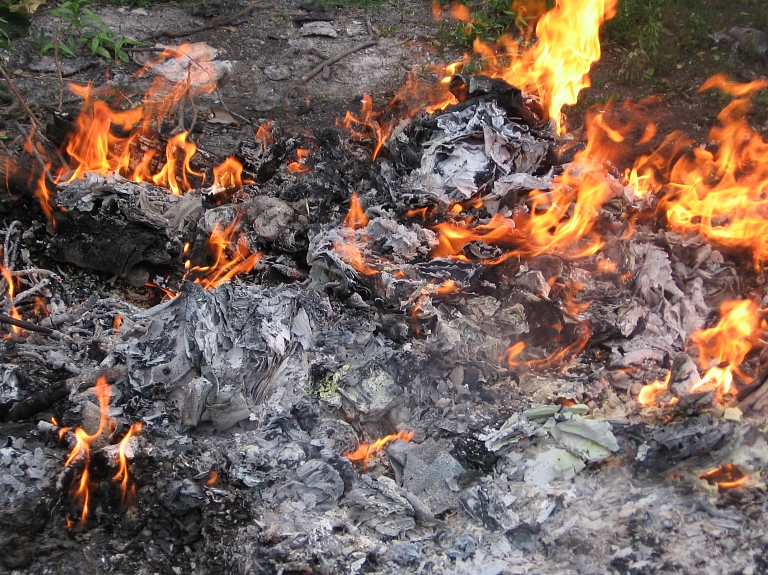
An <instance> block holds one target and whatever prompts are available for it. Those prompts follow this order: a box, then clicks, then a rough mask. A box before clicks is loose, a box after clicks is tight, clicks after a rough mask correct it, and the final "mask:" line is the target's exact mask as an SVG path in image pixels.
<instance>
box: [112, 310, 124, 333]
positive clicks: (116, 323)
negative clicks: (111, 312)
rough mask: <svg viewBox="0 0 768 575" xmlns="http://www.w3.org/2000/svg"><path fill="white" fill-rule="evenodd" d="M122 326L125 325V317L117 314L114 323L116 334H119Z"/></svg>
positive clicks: (113, 327)
mask: <svg viewBox="0 0 768 575" xmlns="http://www.w3.org/2000/svg"><path fill="white" fill-rule="evenodd" d="M121 325H123V316H121V315H120V314H119V313H117V314H115V319H114V320H113V321H112V329H113V330H115V332H119V331H120V326H121Z"/></svg>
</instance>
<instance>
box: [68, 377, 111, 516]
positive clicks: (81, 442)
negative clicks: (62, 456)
mask: <svg viewBox="0 0 768 575" xmlns="http://www.w3.org/2000/svg"><path fill="white" fill-rule="evenodd" d="M93 391H94V393H95V394H96V398H97V399H98V401H99V427H98V429H97V430H96V431H95V432H94V433H92V434H88V432H86V431H85V430H84V429H83V428H82V427H78V428H77V429H75V431H74V434H75V440H76V442H75V446H74V447H73V448H72V451H71V452H70V454H69V457H68V458H67V460H66V461H65V462H64V465H65V467H69V466H70V465H72V464H73V463H75V462H76V461H79V460H82V461H83V471H82V473H81V474H80V481H79V482H78V485H77V488H76V489H75V490H74V492H73V496H74V497H75V498H76V499H78V500H79V501H80V504H81V506H82V511H81V513H80V521H79V523H78V525H84V524H85V521H86V519H87V518H88V510H89V503H90V498H91V491H90V487H91V486H90V481H89V472H90V469H89V466H90V463H91V444H92V443H93V442H94V441H96V440H97V439H98V438H99V437H101V436H102V434H103V433H104V431H105V430H106V429H107V424H108V423H109V421H110V419H109V398H110V387H109V384H108V383H107V380H106V379H105V378H104V377H103V376H102V377H100V378H99V380H98V381H97V382H96V387H94V389H93ZM66 431H67V430H66V429H62V430H61V431H60V434H61V435H63V434H64V433H65V432H66Z"/></svg>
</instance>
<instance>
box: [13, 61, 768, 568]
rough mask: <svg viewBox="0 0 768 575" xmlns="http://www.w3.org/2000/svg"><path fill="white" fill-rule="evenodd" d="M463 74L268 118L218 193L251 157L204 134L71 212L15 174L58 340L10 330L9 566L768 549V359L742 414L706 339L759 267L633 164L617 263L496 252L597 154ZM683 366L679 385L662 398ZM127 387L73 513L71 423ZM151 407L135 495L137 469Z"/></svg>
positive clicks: (669, 564) (92, 418)
mask: <svg viewBox="0 0 768 575" xmlns="http://www.w3.org/2000/svg"><path fill="white" fill-rule="evenodd" d="M450 89H451V92H452V93H453V95H454V96H455V97H456V98H457V100H458V101H459V103H458V104H456V105H454V106H452V107H449V108H448V109H446V110H445V111H443V112H438V113H436V114H433V115H430V114H419V115H417V116H415V117H412V118H410V119H408V120H407V121H403V122H401V123H399V124H398V125H397V126H396V127H395V128H394V129H393V130H392V131H391V133H389V134H388V135H386V137H382V136H381V135H379V136H377V134H376V133H375V130H374V129H373V128H372V127H371V126H368V129H366V131H363V132H360V133H358V134H356V136H357V137H356V138H350V137H349V133H348V132H346V131H344V130H341V129H324V130H318V131H316V132H315V133H314V134H312V136H311V137H310V136H307V135H302V136H293V135H288V134H284V133H282V132H281V130H280V129H279V127H278V126H269V125H263V126H260V127H259V131H258V132H257V137H256V138H255V139H254V140H253V141H249V142H243V143H241V144H240V146H239V147H238V148H237V150H236V151H235V153H234V157H235V158H236V159H237V160H238V162H239V163H240V164H241V165H242V168H243V170H242V173H240V174H239V175H238V177H239V178H240V180H239V181H238V180H235V179H230V180H219V181H218V183H217V184H216V185H213V186H210V185H206V184H204V183H202V182H203V180H204V181H206V182H212V181H216V176H215V175H214V174H213V173H212V168H213V166H214V164H215V163H216V162H215V160H221V159H220V158H212V157H209V156H206V155H205V154H204V153H201V152H200V153H198V154H197V155H195V156H194V158H193V160H192V164H191V171H192V172H193V173H194V174H196V175H194V177H192V180H191V181H192V184H191V188H192V189H191V191H189V192H187V193H184V194H180V195H175V194H170V193H169V192H168V190H167V189H166V187H163V186H158V185H156V184H154V183H150V182H135V181H129V180H128V179H126V178H124V177H122V176H120V175H118V174H114V173H113V174H111V175H107V176H104V175H98V174H94V173H87V174H84V175H83V177H80V178H77V179H74V180H72V181H71V182H62V183H60V184H58V185H56V186H55V187H54V186H52V185H51V184H50V182H48V186H49V188H46V189H47V191H48V193H49V195H48V196H47V197H43V199H42V202H43V206H44V207H45V206H47V210H48V211H49V214H50V219H46V216H45V214H44V213H43V211H42V210H41V209H40V203H39V201H38V200H39V190H38V197H35V196H34V195H33V189H32V187H30V184H29V182H28V181H27V178H26V174H25V177H24V178H22V177H21V174H19V173H18V172H17V173H13V172H12V171H11V170H8V169H7V170H6V178H5V182H6V188H7V190H6V192H7V193H6V194H5V195H4V197H3V198H2V201H1V202H0V207H1V208H2V215H3V220H4V245H3V262H2V266H3V276H4V277H5V278H10V280H9V279H6V286H7V288H8V293H7V294H6V297H5V299H4V303H3V305H4V309H3V310H2V311H3V312H4V313H5V314H7V315H9V316H11V315H14V314H13V312H14V311H15V312H16V313H17V314H18V316H19V317H20V318H23V320H26V321H30V322H32V323H34V324H35V326H37V329H30V328H29V326H27V328H26V329H25V328H24V327H23V326H22V327H20V328H18V327H17V328H14V329H15V330H16V331H9V333H8V336H7V337H6V339H4V340H2V343H0V352H1V357H0V374H1V376H2V380H1V384H0V385H1V387H0V417H2V419H3V420H4V421H5V423H4V424H3V426H2V430H3V431H2V438H3V445H2V447H0V466H2V469H3V471H2V480H0V497H1V498H2V502H1V503H0V505H1V506H2V509H1V510H0V538H2V541H3V542H4V546H5V547H6V549H7V550H8V551H7V552H6V553H5V554H4V555H3V557H2V558H0V565H2V568H3V569H5V572H30V573H32V572H34V573H38V572H39V573H54V572H56V571H55V568H53V567H52V566H53V565H56V564H57V562H58V563H59V567H58V568H59V569H60V571H59V572H61V573H74V572H78V571H77V569H78V568H79V567H78V565H85V564H90V565H92V566H94V568H96V566H98V569H99V570H101V571H103V572H108V573H129V572H130V573H156V572H157V573H194V574H201V575H202V574H204V573H238V574H239V573H242V574H246V573H252V574H260V573H286V574H287V573H322V574H331V573H363V572H374V573H403V572H414V573H415V572H419V573H475V574H477V573H483V574H488V575H497V574H501V573H576V572H578V573H596V572H601V573H608V572H610V573H622V574H624V573H643V572H659V573H662V572H663V573H673V572H674V573H693V572H697V573H699V572H701V573H709V572H713V573H714V572H717V573H722V572H732V573H748V572H750V573H759V572H761V571H760V569H764V568H765V565H766V564H768V559H767V558H766V557H765V555H764V554H763V552H762V551H761V550H762V549H763V547H764V540H765V537H767V536H768V535H767V534H766V531H765V529H764V522H763V520H762V513H763V511H764V507H765V500H764V495H763V489H764V486H763V485H762V484H761V483H760V479H759V478H760V473H761V472H762V470H763V469H764V468H765V465H766V464H767V463H768V460H766V456H765V453H766V448H768V446H767V445H766V440H765V436H764V432H763V431H762V429H761V428H760V427H759V423H758V422H759V421H760V420H759V418H754V419H750V418H749V417H748V415H749V414H750V413H752V414H755V413H762V410H763V409H764V404H765V400H764V398H763V397H764V393H763V391H762V390H763V388H762V387H760V383H761V381H762V378H763V377H764V375H763V374H764V370H765V366H764V361H763V360H764V358H762V357H761V358H758V357H757V354H756V353H753V354H751V355H750V356H748V358H747V367H745V369H747V370H750V369H751V371H752V373H754V374H756V377H755V378H754V383H753V384H752V386H751V387H748V388H746V389H747V391H744V392H742V394H741V397H730V398H729V399H728V400H727V401H726V402H722V401H716V400H715V399H716V398H715V393H714V392H713V391H711V390H710V391H705V392H697V391H696V387H695V382H694V383H691V382H690V378H691V377H693V375H692V373H693V372H696V369H697V368H696V366H695V364H694V365H692V364H693V360H692V359H691V357H689V353H688V352H690V349H689V347H688V346H689V338H690V336H691V334H693V333H694V332H696V331H697V330H700V329H702V328H705V327H709V326H712V325H714V323H716V318H715V317H713V316H712V314H711V310H713V309H717V308H718V307H719V305H720V304H721V303H722V302H724V301H726V300H731V299H735V298H738V297H740V296H744V295H746V294H747V293H749V290H750V286H751V285H752V284H754V282H755V277H754V272H753V271H752V270H750V269H748V268H745V267H744V266H743V265H740V264H739V263H738V261H739V259H738V258H737V257H734V254H733V253H728V252H727V251H722V250H720V251H719V250H718V249H716V248H715V247H713V246H712V245H710V244H708V243H706V242H704V241H703V240H702V239H701V238H700V237H698V236H683V235H679V234H676V233H674V232H670V231H666V230H664V228H663V227H662V226H659V225H658V224H659V221H658V219H655V218H653V217H650V218H648V217H646V218H644V219H643V218H640V219H633V218H630V217H629V216H631V215H634V214H637V213H640V212H641V211H642V210H643V209H645V208H647V205H644V204H643V202H644V201H646V200H642V199H638V198H636V197H635V196H634V195H633V193H632V191H631V190H630V189H629V188H626V187H625V186H624V185H623V184H622V183H621V180H620V179H619V178H618V177H616V178H613V179H610V178H609V181H610V185H608V192H607V193H608V194H609V196H608V198H607V201H606V202H605V203H604V204H603V205H602V206H601V207H600V208H599V213H597V214H595V224H594V230H595V231H596V232H597V233H599V236H600V238H601V242H602V247H601V249H600V250H596V251H594V252H593V253H591V255H583V256H582V257H579V258H573V257H569V255H568V253H569V252H570V254H571V255H572V254H573V253H574V252H576V251H578V250H579V249H580V248H581V247H584V246H587V247H588V244H589V242H590V241H591V240H590V239H589V238H586V239H584V240H576V241H575V242H574V245H571V246H568V249H563V250H546V249H532V248H531V244H530V242H531V237H530V236H529V235H528V234H527V233H526V228H525V227H524V226H521V227H520V228H519V229H517V228H515V229H507V230H506V233H505V234H504V235H500V236H498V239H496V238H497V236H494V238H495V239H494V241H489V237H487V236H488V234H494V233H496V230H497V229H498V228H495V227H493V226H492V222H493V221H495V220H494V218H495V217H496V216H504V217H505V218H507V219H508V220H511V221H524V220H525V218H526V216H527V215H528V214H530V213H532V212H535V211H536V210H544V209H546V208H547V206H548V202H550V203H551V202H554V201H556V198H555V196H554V195H553V192H552V190H553V188H554V187H555V185H556V184H555V180H556V178H557V177H558V176H561V175H562V174H563V173H564V172H566V171H567V169H568V165H569V163H570V162H571V161H572V160H573V159H574V155H575V154H576V153H577V152H578V151H579V150H580V149H581V148H583V144H581V143H579V142H577V141H563V140H560V139H558V138H556V137H555V136H554V134H553V132H552V129H551V126H550V125H549V123H548V122H546V121H545V120H543V119H542V113H541V110H540V108H539V107H538V105H537V102H536V101H535V99H533V98H531V97H529V96H527V95H525V94H522V93H521V92H520V91H519V90H517V89H516V88H514V87H512V86H509V85H507V84H506V83H504V82H503V81H501V80H492V79H490V78H487V77H482V76H462V75H456V76H454V78H453V80H452V82H451V84H450ZM63 123H64V124H66V122H65V119H63V118H59V119H58V120H57V122H56V125H57V126H59V127H61V126H62V125H64V124H63ZM64 133H67V130H66V126H65V130H64ZM259 134H260V135H259ZM51 137H52V139H55V135H52V136H51ZM164 145H165V143H164V142H162V143H161V142H160V141H159V140H158V141H157V142H151V141H144V142H142V143H141V144H140V145H139V146H138V147H137V148H136V150H134V151H133V152H132V154H133V155H134V156H135V158H134V160H133V162H134V165H135V164H136V163H138V162H141V159H142V153H143V154H146V152H147V151H148V150H149V149H154V148H158V147H162V146H164ZM142 146H143V149H142ZM378 146H380V152H379V153H378V156H377V158H376V160H375V161H373V162H372V161H371V160H370V157H371V150H372V149H373V148H376V147H378ZM300 150H308V152H305V153H303V152H300ZM26 161H27V162H28V165H33V162H34V159H32V157H31V156H30V157H29V158H27V159H26ZM203 174H205V176H206V177H205V179H204V178H203ZM548 194H549V196H548ZM575 203H576V202H573V203H570V204H567V205H563V214H562V217H563V219H564V220H567V219H568V218H570V217H571V216H572V215H573V212H574V211H575V209H576V208H575V206H574V204H575ZM459 215H460V218H459ZM518 218H519V220H518ZM469 221H471V222H472V228H471V229H472V230H475V232H474V235H469V236H464V237H462V238H458V237H457V238H453V239H451V237H450V236H449V235H448V234H446V233H445V231H444V230H446V229H468V226H467V222H469ZM630 225H631V226H632V227H633V228H634V229H633V232H634V233H628V232H629V227H630ZM441 226H443V227H441ZM214 237H220V238H223V239H222V240H220V241H219V242H218V243H216V242H212V241H211V238H214ZM446 238H448V239H446ZM446 242H447V244H446ZM580 242H581V243H583V244H584V246H581V245H579V243H580ZM243 261H248V262H249V266H248V267H247V268H242V267H239V266H240V264H241V263H242V262H243ZM217 267H218V271H217V270H216V269H215V268H217ZM78 269H85V270H91V271H93V273H92V274H91V273H89V274H86V275H85V276H83V275H82V274H81V273H80V272H77V270H78ZM233 269H236V271H237V272H239V273H238V275H237V276H236V277H235V275H234V274H232V275H229V272H230V270H233ZM63 270H68V271H67V272H64V271H63ZM84 277H85V278H86V279H83V278H84ZM88 278H90V279H88ZM115 278H118V279H120V280H123V281H122V283H119V285H121V286H123V287H121V288H120V289H115V288H114V287H111V285H110V282H111V281H112V280H113V279H115ZM88 282H91V284H90V285H88ZM93 282H96V283H95V284H94V283H93ZM14 289H15V290H16V291H14ZM121 291H122V293H121ZM142 299H143V300H144V301H142ZM666 373H669V374H670V375H669V376H668V378H669V381H668V382H667V383H668V388H669V390H671V394H672V395H673V396H674V398H675V401H670V402H667V403H665V404H663V405H661V406H656V407H651V408H645V407H643V406H642V405H641V404H640V403H639V401H638V397H637V396H638V392H639V391H640V390H641V388H642V386H643V385H645V384H647V383H649V382H651V381H653V380H662V379H664V377H665V374H666ZM102 376H103V377H104V378H105V381H106V384H107V385H109V386H110V389H111V403H109V408H108V417H109V419H110V420H111V421H112V422H113V425H112V429H110V430H109V431H108V433H105V434H104V435H103V436H100V437H98V438H96V439H95V440H94V443H93V444H92V452H91V453H92V455H91V458H90V467H91V472H90V483H91V491H90V502H89V504H90V514H89V517H88V518H87V519H86V520H85V521H84V522H83V524H81V525H80V526H76V527H68V526H67V519H68V518H73V517H74V518H77V517H80V514H81V510H82V500H81V499H77V498H76V497H72V495H71V492H72V489H73V487H72V485H73V483H76V482H77V481H78V478H79V477H80V476H79V475H78V473H82V472H81V471H80V470H79V469H78V468H77V465H69V466H67V465H65V459H66V458H67V454H68V448H70V447H72V445H73V444H74V443H73V442H74V439H72V436H71V433H69V434H68V432H66V431H65V432H64V433H60V431H61V429H63V428H64V427H77V426H82V427H83V428H84V429H85V430H86V431H88V432H89V433H93V430H95V429H96V426H98V422H99V421H100V415H99V409H98V406H97V405H96V400H95V398H94V395H93V392H92V389H93V388H94V386H97V385H99V384H98V381H99V378H100V377H102ZM696 377H698V372H697V375H696ZM754 390H757V391H756V392H754V393H752V392H753V391H754ZM51 417H53V418H54V419H53V420H51V419H50V418H51ZM101 417H105V416H104V415H102V416H101ZM135 422H141V423H142V424H143V430H142V431H141V433H140V434H139V435H137V436H136V437H135V438H134V439H133V440H132V442H131V443H130V446H131V447H130V450H129V451H130V455H131V457H132V460H131V463H130V474H131V480H130V481H131V483H132V485H133V486H134V487H135V498H133V500H132V503H131V505H130V506H129V505H126V504H125V503H126V502H125V496H124V494H123V496H122V497H121V495H120V494H119V493H118V491H117V487H116V485H115V484H114V483H113V482H112V478H113V476H114V474H115V468H114V467H113V466H114V461H113V459H114V457H115V449H116V447H115V446H116V445H117V444H118V442H119V441H120V439H121V438H122V437H124V436H125V433H126V431H127V430H128V428H129V426H130V425H131V424H133V423H135ZM404 431H408V432H412V434H410V435H408V437H407V439H409V440H410V441H404V440H403V438H404V437H405V436H403V435H395V434H398V433H399V432H404ZM389 436H395V437H393V438H392V439H391V440H387V442H386V445H385V446H384V447H383V451H381V452H378V453H377V452H376V450H373V449H372V450H370V453H369V452H366V454H365V456H364V458H363V460H362V461H352V460H351V459H350V458H349V457H346V455H348V454H350V453H352V452H354V451H355V450H356V449H357V448H358V447H359V445H360V443H361V442H371V441H374V440H376V439H378V438H383V437H389ZM70 444H71V445H70ZM727 465H730V466H731V467H730V468H728V467H726V466H727ZM711 469H726V471H723V472H721V475H715V476H713V475H706V473H705V472H707V471H708V470H711ZM729 469H730V471H728V470H729ZM743 477H750V478H751V479H750V480H749V481H750V483H749V484H746V483H745V482H743V483H742V485H743V486H741V487H739V488H738V489H733V490H731V489H729V487H731V485H727V484H729V483H730V482H732V481H735V480H736V481H737V480H740V479H741V478H743ZM745 481H746V480H745ZM121 499H122V501H121ZM128 507H130V509H128ZM83 558H85V559H83ZM83 560H85V562H86V563H83ZM690 565H696V569H698V570H695V569H694V570H691V568H690ZM724 565H728V566H729V567H728V569H729V570H726V571H724V570H723V569H724V567H723V566H724ZM761 566H762V567H761ZM51 569H54V570H51ZM750 569H751V571H750Z"/></svg>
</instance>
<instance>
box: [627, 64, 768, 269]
mask: <svg viewBox="0 0 768 575" xmlns="http://www.w3.org/2000/svg"><path fill="white" fill-rule="evenodd" d="M712 88H719V89H721V90H723V91H725V92H726V93H728V94H730V95H732V96H737V97H736V98H735V99H734V100H733V101H731V102H730V103H729V104H728V105H727V106H726V107H725V108H724V109H723V110H722V111H721V112H720V114H719V115H718V122H719V125H716V126H714V127H713V128H712V129H711V130H710V132H709V138H710V140H712V141H713V142H715V143H716V144H717V148H716V150H715V151H710V150H709V149H705V148H701V147H697V148H695V149H693V151H692V153H690V154H685V153H682V152H683V151H684V149H685V148H686V146H688V145H690V141H689V140H688V139H687V138H685V137H684V136H682V135H680V134H677V133H675V134H672V135H670V136H669V137H668V138H667V139H666V140H665V142H664V143H663V144H662V145H661V146H660V147H659V148H658V149H657V150H656V151H655V152H654V153H653V154H651V155H650V156H642V157H640V158H638V159H637V160H636V161H635V165H634V167H633V169H632V170H631V171H630V172H629V173H628V179H629V184H630V185H633V186H634V187H636V189H638V192H637V195H638V196H643V195H645V194H647V193H659V192H666V195H664V196H663V197H662V207H663V208H664V210H665V212H666V216H667V221H668V222H669V225H670V227H672V229H674V230H676V231H678V232H681V233H686V232H694V233H699V234H701V235H702V236H704V237H705V238H707V239H708V240H711V241H713V242H716V243H718V244H721V245H723V246H728V247H734V248H747V249H750V250H751V251H752V255H753V259H754V261H755V264H758V263H760V262H763V261H766V260H768V244H766V242H765V241H764V238H765V237H766V234H768V143H767V142H766V141H765V140H764V139H763V138H762V137H761V136H760V134H759V133H757V132H755V131H754V130H752V129H751V128H750V126H749V124H748V123H747V121H746V120H745V115H746V114H747V112H748V111H749V106H750V100H749V97H750V95H751V94H754V93H755V92H757V91H759V90H763V89H766V88H768V80H756V81H753V82H750V83H748V84H739V83H735V82H731V81H730V80H728V79H727V78H726V77H725V76H724V75H722V74H717V75H715V76H713V77H712V78H710V79H709V80H707V81H706V82H705V83H704V85H703V86H702V87H701V90H708V89H712Z"/></svg>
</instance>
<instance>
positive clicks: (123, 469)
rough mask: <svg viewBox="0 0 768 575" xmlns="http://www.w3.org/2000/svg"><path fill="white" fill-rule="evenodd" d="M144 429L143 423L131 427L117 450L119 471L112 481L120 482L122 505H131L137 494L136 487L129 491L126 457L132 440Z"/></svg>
mask: <svg viewBox="0 0 768 575" xmlns="http://www.w3.org/2000/svg"><path fill="white" fill-rule="evenodd" d="M142 428H143V425H142V423H141V422H137V423H134V424H133V425H131V427H130V428H129V429H128V433H126V434H125V437H123V439H122V440H121V441H120V445H119V446H118V449H117V462H118V471H117V474H115V476H114V477H113V478H112V480H113V481H119V482H120V490H121V492H122V497H121V500H120V503H121V505H125V503H126V501H128V502H129V503H130V501H131V500H132V499H133V496H134V495H135V493H136V491H135V490H136V488H135V486H133V485H132V486H131V489H130V490H129V489H128V457H127V456H126V452H127V451H128V447H129V444H130V441H131V438H132V437H133V436H134V435H137V434H138V433H140V432H141V430H142Z"/></svg>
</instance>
